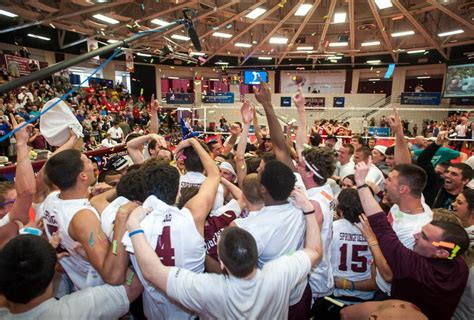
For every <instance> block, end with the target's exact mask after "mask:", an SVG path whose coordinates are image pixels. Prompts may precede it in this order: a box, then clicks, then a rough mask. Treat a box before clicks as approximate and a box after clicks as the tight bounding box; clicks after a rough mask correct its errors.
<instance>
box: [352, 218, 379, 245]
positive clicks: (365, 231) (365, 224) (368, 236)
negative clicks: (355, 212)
mask: <svg viewBox="0 0 474 320" xmlns="http://www.w3.org/2000/svg"><path fill="white" fill-rule="evenodd" d="M359 221H360V222H355V223H354V224H355V226H356V227H357V229H359V230H360V232H362V235H363V236H364V238H365V240H367V242H373V241H377V237H376V236H375V233H374V231H373V230H372V228H371V227H370V223H369V220H367V217H366V216H365V214H361V215H360V216H359Z"/></svg>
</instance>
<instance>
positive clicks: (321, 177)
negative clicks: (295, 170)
mask: <svg viewBox="0 0 474 320" xmlns="http://www.w3.org/2000/svg"><path fill="white" fill-rule="evenodd" d="M303 161H304V164H305V165H306V167H307V168H308V169H309V170H311V171H312V172H313V173H314V175H315V176H316V177H318V178H319V179H322V180H324V177H323V176H322V175H320V174H319V172H318V171H319V169H318V167H316V165H314V164H310V163H309V162H308V161H306V159H305V157H304V156H303Z"/></svg>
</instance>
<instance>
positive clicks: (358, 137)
mask: <svg viewBox="0 0 474 320" xmlns="http://www.w3.org/2000/svg"><path fill="white" fill-rule="evenodd" d="M353 139H356V140H357V142H359V144H364V139H363V138H362V137H361V136H360V135H358V134H355V135H353V136H352V138H351V140H353Z"/></svg>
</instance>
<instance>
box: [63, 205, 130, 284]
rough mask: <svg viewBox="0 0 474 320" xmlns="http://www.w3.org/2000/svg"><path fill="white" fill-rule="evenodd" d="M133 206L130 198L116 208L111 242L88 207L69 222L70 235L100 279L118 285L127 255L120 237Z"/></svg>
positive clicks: (125, 268) (123, 274) (123, 275)
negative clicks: (129, 200)
mask: <svg viewBox="0 0 474 320" xmlns="http://www.w3.org/2000/svg"><path fill="white" fill-rule="evenodd" d="M136 207H138V205H137V204H135V203H133V202H129V203H127V204H125V205H124V206H122V207H120V208H119V210H118V212H117V215H116V218H115V222H114V236H113V239H112V243H109V241H108V240H107V236H106V235H105V233H104V232H103V231H102V228H101V225H100V220H99V219H98V218H97V216H96V215H95V214H94V213H93V212H92V211H90V210H87V209H84V210H81V211H79V212H78V213H76V215H75V216H74V218H73V219H72V221H71V224H70V225H69V234H70V235H71V238H72V239H74V240H75V241H77V242H79V243H80V244H81V245H82V247H83V248H84V251H85V252H86V255H87V259H88V260H89V262H90V263H91V264H92V266H93V267H94V268H95V269H96V270H97V272H99V274H100V276H101V277H102V279H103V280H104V281H105V282H107V283H109V284H111V285H120V284H122V283H123V282H124V280H125V273H126V271H127V268H128V261H129V258H128V253H127V251H126V250H125V247H124V246H123V245H122V237H123V235H124V234H125V231H126V222H127V218H128V215H129V214H130V212H131V211H132V210H133V209H135V208H136ZM114 243H115V244H114Z"/></svg>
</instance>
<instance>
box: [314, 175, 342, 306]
mask: <svg viewBox="0 0 474 320" xmlns="http://www.w3.org/2000/svg"><path fill="white" fill-rule="evenodd" d="M308 198H309V200H312V201H315V202H317V203H319V206H320V207H321V211H322V213H323V218H324V221H323V225H322V227H321V240H322V244H323V253H324V254H323V259H322V260H321V262H320V263H319V264H318V265H317V266H316V267H314V268H313V269H312V270H311V274H310V278H309V284H310V285H311V292H312V293H313V297H314V298H320V297H325V296H329V295H331V293H332V290H333V288H334V278H333V276H332V268H331V250H330V246H331V238H332V220H333V211H334V209H335V206H336V203H335V201H334V196H333V193H332V189H331V186H330V185H329V183H326V184H324V185H323V186H321V187H316V188H311V189H309V190H308Z"/></svg>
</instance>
